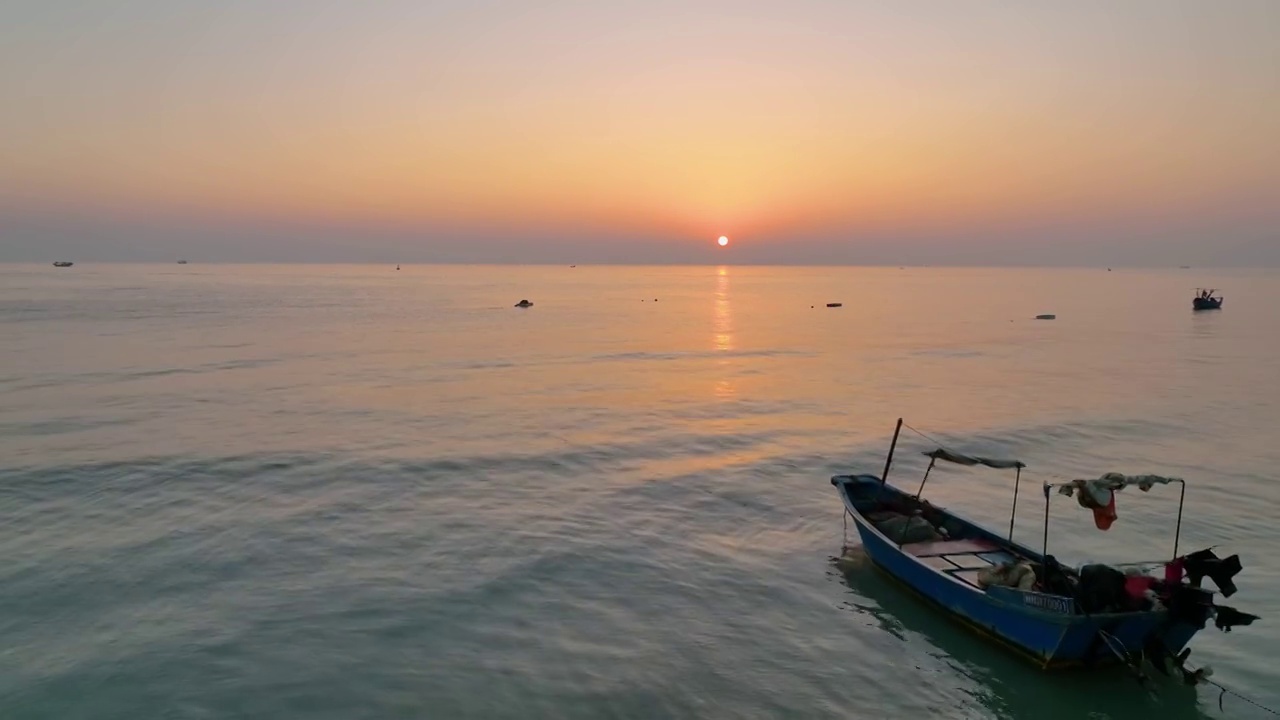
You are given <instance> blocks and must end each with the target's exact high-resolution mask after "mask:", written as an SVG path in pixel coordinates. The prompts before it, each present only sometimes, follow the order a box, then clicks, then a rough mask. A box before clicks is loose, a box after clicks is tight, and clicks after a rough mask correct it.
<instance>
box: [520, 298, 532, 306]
mask: <svg viewBox="0 0 1280 720" xmlns="http://www.w3.org/2000/svg"><path fill="white" fill-rule="evenodd" d="M516 307H533V303H531V302H529V301H528V300H521V301H520V302H518V303H516Z"/></svg>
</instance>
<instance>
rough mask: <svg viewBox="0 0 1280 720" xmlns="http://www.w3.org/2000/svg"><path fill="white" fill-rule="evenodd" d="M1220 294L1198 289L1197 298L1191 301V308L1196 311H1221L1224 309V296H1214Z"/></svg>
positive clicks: (1211, 290) (1210, 290) (1214, 291)
mask: <svg viewBox="0 0 1280 720" xmlns="http://www.w3.org/2000/svg"><path fill="white" fill-rule="evenodd" d="M1216 292H1218V291H1217V290H1213V289H1200V288H1197V289H1196V296H1195V297H1194V298H1192V299H1191V307H1192V309H1194V310H1219V309H1221V308H1222V296H1221V295H1214V293H1216Z"/></svg>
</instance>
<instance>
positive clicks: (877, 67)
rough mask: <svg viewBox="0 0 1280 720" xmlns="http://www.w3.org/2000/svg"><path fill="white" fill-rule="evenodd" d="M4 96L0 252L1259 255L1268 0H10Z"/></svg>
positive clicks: (953, 258) (1271, 171)
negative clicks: (724, 241)
mask: <svg viewBox="0 0 1280 720" xmlns="http://www.w3.org/2000/svg"><path fill="white" fill-rule="evenodd" d="M0 97H2V98H3V101H2V102H0V261H6V260H8V261H25V260H33V261H47V260H51V259H61V258H68V259H75V260H85V261H89V260H171V259H173V258H176V257H189V258H191V259H193V260H209V261H215V260H216V261H241V260H243V261H257V260H267V261H276V260H280V261H376V262H392V261H400V262H430V261H449V262H453V261H481V262H486V261H500V262H721V261H728V262H793V263H825V262H832V263H836V262H839V263H891V264H905V263H929V264H946V263H972V264H1005V263H1029V264H1099V265H1101V264H1114V265H1124V264H1140V265H1177V264H1198V265H1200V264H1218V265H1245V264H1280V2H1276V1H1274V0H1256V1H1254V0H1234V1H1233V0H1225V1H1224V2H1220V3H1215V2H1179V1H1175V0H1151V1H1148V0H1124V1H1123V2H1113V1H1108V2H1101V1H1093V0H1086V1H1075V2H1066V1H1065V0H1064V1H1063V2H1053V3H1050V2H1034V1H1028V2H1007V1H1006V2H982V1H979V0H969V1H963V2H957V1H955V0H937V1H935V2H924V1H922V0H894V1H892V2H891V1H889V0H883V1H882V2H856V1H853V0H839V1H834V0H833V1H830V2H827V1H816V0H809V1H805V0H797V1H794V2H786V3H783V2H778V1H776V0H773V1H770V2H764V1H762V0H732V1H730V0H725V1H723V2H721V1H711V0H644V1H643V2H641V1H635V2H632V1H629V0H628V1H614V2H610V1H609V0H594V1H592V0H547V1H544V2H538V3H532V2H488V1H485V0H469V1H467V2H454V1H452V0H449V1H441V0H434V1H432V0H425V1H424V0H381V1H378V0H371V1H369V2H361V3H354V2H339V1H337V0H272V1H271V2H264V1H263V0H251V1H242V0H221V1H214V0H202V1H196V0H118V1H116V2H104V1H102V0H5V2H3V3H0ZM721 234H727V235H729V236H730V237H731V238H733V241H734V242H733V244H732V245H731V246H730V248H729V249H727V250H719V249H717V248H716V247H715V245H714V240H715V238H716V237H717V236H719V235H721Z"/></svg>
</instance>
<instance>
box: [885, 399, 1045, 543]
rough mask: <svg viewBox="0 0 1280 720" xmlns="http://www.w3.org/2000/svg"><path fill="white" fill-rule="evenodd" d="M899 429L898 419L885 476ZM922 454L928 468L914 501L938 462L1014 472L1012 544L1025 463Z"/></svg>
mask: <svg viewBox="0 0 1280 720" xmlns="http://www.w3.org/2000/svg"><path fill="white" fill-rule="evenodd" d="M901 428H902V419H901V418H899V419H898V425H897V427H895V428H894V432H893V443H891V444H890V445H889V457H888V459H887V460H886V461H885V474H886V475H887V474H888V470H889V463H890V462H892V461H893V449H894V447H895V446H896V445H897V443H898V431H899V430H901ZM922 454H923V455H924V456H925V457H927V458H929V467H927V468H925V471H924V477H923V478H921V479H920V487H919V488H918V489H917V490H916V494H915V499H916V500H919V499H920V496H921V495H923V494H924V486H925V483H927V482H929V473H931V472H933V468H934V466H935V465H937V464H938V461H939V460H944V461H946V462H950V463H955V464H957V465H964V466H966V467H973V466H975V465H982V466H984V467H989V468H993V469H996V470H1014V471H1015V474H1014V480H1013V507H1012V508H1011V509H1010V511H1009V542H1013V526H1014V523H1015V522H1016V520H1017V517H1018V488H1019V487H1021V485H1022V469H1023V468H1025V467H1026V466H1027V464H1026V463H1024V462H1022V461H1021V460H1002V459H998V458H987V457H980V456H978V455H964V454H962V453H957V452H952V451H950V450H948V449H946V448H943V447H939V448H938V449H936V450H930V451H929V452H926V453H922ZM880 482H881V484H883V483H884V477H883V476H881V480H880Z"/></svg>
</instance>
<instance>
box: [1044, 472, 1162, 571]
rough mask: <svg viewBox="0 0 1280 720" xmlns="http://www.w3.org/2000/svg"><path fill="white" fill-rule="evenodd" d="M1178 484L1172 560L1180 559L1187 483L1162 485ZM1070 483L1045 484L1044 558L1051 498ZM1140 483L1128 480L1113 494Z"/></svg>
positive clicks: (1047, 550)
mask: <svg viewBox="0 0 1280 720" xmlns="http://www.w3.org/2000/svg"><path fill="white" fill-rule="evenodd" d="M1175 482H1176V483H1178V485H1179V486H1180V487H1179V490H1178V520H1177V522H1176V523H1175V524H1174V528H1173V557H1172V558H1171V559H1172V560H1177V559H1178V543H1179V541H1180V540H1181V539H1182V508H1183V506H1184V505H1186V503H1187V481H1186V480H1183V479H1182V478H1168V479H1167V481H1165V482H1162V483H1160V484H1163V485H1167V484H1169V483H1175ZM1072 484H1074V483H1073V482H1070V483H1056V484H1055V483H1045V484H1044V538H1043V540H1042V542H1041V549H1040V555H1041V557H1042V558H1045V557H1048V556H1049V498H1050V497H1051V496H1052V495H1053V489H1054V488H1061V487H1063V486H1065V485H1072ZM1139 484H1140V483H1138V482H1129V481H1128V480H1127V479H1126V480H1125V481H1123V482H1121V483H1120V484H1119V486H1118V487H1115V488H1112V489H1111V492H1113V493H1114V492H1115V491H1116V490H1120V489H1123V488H1126V487H1129V486H1130V485H1139ZM1080 492H1086V490H1085V489H1084V488H1080Z"/></svg>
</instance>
